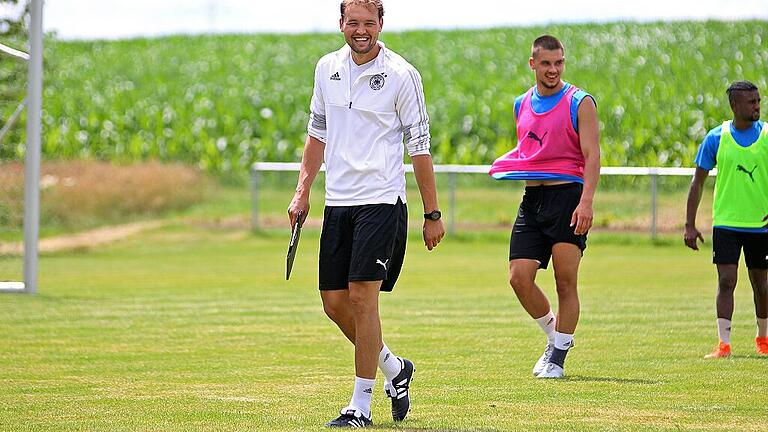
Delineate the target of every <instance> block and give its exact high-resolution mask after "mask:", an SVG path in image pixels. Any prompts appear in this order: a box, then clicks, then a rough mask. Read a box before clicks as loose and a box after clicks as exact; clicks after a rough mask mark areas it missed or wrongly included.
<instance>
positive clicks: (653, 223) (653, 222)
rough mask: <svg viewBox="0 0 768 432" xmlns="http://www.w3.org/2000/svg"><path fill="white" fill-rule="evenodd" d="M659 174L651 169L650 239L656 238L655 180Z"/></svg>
mask: <svg viewBox="0 0 768 432" xmlns="http://www.w3.org/2000/svg"><path fill="white" fill-rule="evenodd" d="M658 177H659V175H658V174H657V173H656V172H654V171H651V239H652V240H656V192H657V187H656V186H657V185H656V181H657V179H658Z"/></svg>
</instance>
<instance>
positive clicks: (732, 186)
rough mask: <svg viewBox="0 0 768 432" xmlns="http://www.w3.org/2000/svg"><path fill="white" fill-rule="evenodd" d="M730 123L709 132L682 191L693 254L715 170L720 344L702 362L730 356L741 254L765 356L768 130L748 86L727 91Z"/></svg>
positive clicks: (714, 238) (687, 239) (715, 260)
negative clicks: (706, 184) (707, 183)
mask: <svg viewBox="0 0 768 432" xmlns="http://www.w3.org/2000/svg"><path fill="white" fill-rule="evenodd" d="M727 93H728V99H729V101H730V104H731V110H732V111H733V120H731V121H726V122H724V123H723V124H722V125H720V126H718V127H716V128H714V129H712V130H711V131H709V133H708V134H707V136H706V137H705V138H704V141H703V142H702V143H701V146H700V147H699V152H698V154H697V156H696V173H695V174H694V177H693V181H692V182H691V188H690V190H689V191H688V207H687V214H686V222H685V245H686V246H688V247H689V248H691V249H693V250H698V249H699V247H698V245H697V242H696V240H697V239H699V240H701V241H702V242H703V241H704V237H703V236H702V235H701V232H699V230H698V229H696V211H697V209H698V207H699V203H700V202H701V192H702V188H703V185H704V181H705V180H706V178H707V175H708V174H709V170H711V169H712V168H714V167H715V165H717V178H716V180H715V201H714V205H713V223H712V225H713V229H712V249H713V252H712V262H713V263H714V264H715V265H717V275H718V290H717V329H718V336H719V337H720V342H719V343H718V345H717V347H716V348H715V350H714V351H712V352H711V353H709V354H707V355H706V356H704V357H705V358H710V359H711V358H724V357H729V356H730V355H731V318H732V316H733V291H734V290H735V289H736V279H737V275H738V264H739V256H740V255H741V250H742V249H743V250H744V261H745V263H746V265H747V269H748V271H749V280H750V282H751V283H752V290H753V292H754V301H755V314H756V315H757V337H756V338H755V344H756V348H757V353H758V354H760V355H768V226H767V225H766V221H768V128H766V127H765V123H764V122H762V121H760V92H759V91H758V89H757V87H756V86H755V85H754V84H752V83H751V82H749V81H736V82H734V83H733V84H731V86H730V87H728V90H727Z"/></svg>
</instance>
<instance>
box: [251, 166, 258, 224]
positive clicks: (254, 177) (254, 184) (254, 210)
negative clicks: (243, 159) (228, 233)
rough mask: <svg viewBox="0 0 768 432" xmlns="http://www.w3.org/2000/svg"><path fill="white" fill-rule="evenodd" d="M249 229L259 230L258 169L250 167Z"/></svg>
mask: <svg viewBox="0 0 768 432" xmlns="http://www.w3.org/2000/svg"><path fill="white" fill-rule="evenodd" d="M251 229H252V230H253V231H258V230H259V167H258V164H254V165H253V166H252V167H251Z"/></svg>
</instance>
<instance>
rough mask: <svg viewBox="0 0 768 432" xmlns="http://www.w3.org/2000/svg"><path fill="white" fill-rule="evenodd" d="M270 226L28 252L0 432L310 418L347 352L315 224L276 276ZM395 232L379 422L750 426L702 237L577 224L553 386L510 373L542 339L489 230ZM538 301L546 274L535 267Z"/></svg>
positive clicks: (438, 427)
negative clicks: (401, 244) (27, 292)
mask: <svg viewBox="0 0 768 432" xmlns="http://www.w3.org/2000/svg"><path fill="white" fill-rule="evenodd" d="M286 236H287V231H286V230H270V231H266V232H262V233H259V234H251V233H248V232H247V231H244V230H240V229H212V228H204V227H200V226H195V225H183V224H179V225H176V226H170V227H166V228H163V229H159V230H155V231H151V232H146V233H144V234H142V235H140V236H139V237H135V238H132V239H129V240H126V241H123V242H120V243H117V244H114V245H112V246H110V247H108V248H105V249H102V250H98V251H92V252H85V253H70V254H55V255H46V256H43V257H42V258H41V261H40V269H41V275H40V289H39V294H38V295H35V296H24V295H1V296H0V365H1V366H0V389H1V391H0V430H3V431H58V430H67V431H73V430H82V431H91V430H111V431H117V430H170V431H175V430H178V431H189V430H216V431H243V430H270V431H295V430H320V429H321V428H320V427H319V426H320V425H322V423H323V422H325V421H327V420H328V419H330V418H331V417H333V416H334V415H335V413H336V412H337V410H338V409H339V408H340V407H341V406H343V405H344V404H345V403H346V402H347V401H348V398H349V395H350V394H351V388H352V376H353V368H352V358H353V351H352V347H351V345H349V344H348V343H347V342H346V341H345V339H343V337H342V335H341V333H340V332H339V331H338V330H337V329H336V328H335V327H334V325H333V324H332V323H331V322H330V321H329V320H328V319H327V318H326V317H325V316H324V314H323V312H322V308H321V306H320V302H319V296H318V294H317V291H316V288H315V286H316V279H317V277H316V257H317V243H318V232H317V231H316V230H313V229H308V230H307V231H306V233H305V234H304V236H303V239H302V245H301V250H300V251H299V256H298V257H297V262H296V267H295V270H294V276H293V279H292V280H291V281H290V282H285V281H284V280H283V275H284V257H285V246H286V241H287V239H286ZM418 240H419V239H418V238H417V235H415V233H412V235H411V242H410V244H409V253H408V254H409V255H408V259H407V260H406V265H405V268H404V273H403V275H402V278H401V280H400V282H399V283H398V287H397V288H396V292H395V293H394V294H392V295H383V296H382V300H381V312H382V321H383V326H384V330H385V335H386V341H387V343H388V345H389V346H390V347H392V348H393V349H394V350H395V352H396V353H398V354H400V355H405V356H407V357H409V358H411V359H413V360H414V361H415V362H416V365H417V368H418V372H417V375H416V380H415V382H414V384H413V386H412V392H413V393H412V394H413V399H414V404H415V405H414V409H413V412H412V414H411V416H410V417H409V418H408V419H407V420H406V421H405V422H404V423H402V424H398V425H395V424H394V423H393V422H392V421H391V419H388V400H387V399H386V398H385V397H384V395H383V392H382V391H381V390H380V389H379V388H378V387H380V386H381V377H379V381H378V382H377V390H376V392H375V394H374V407H373V409H374V422H375V423H376V424H377V425H378V427H379V428H381V429H388V428H393V429H395V430H420V431H463V430H477V431H502V430H547V431H549V430H594V431H603V430H716V429H732V430H753V431H758V430H764V426H765V424H766V420H768V414H766V410H765V407H766V404H767V403H768V396H767V395H766V393H765V381H764V379H763V378H764V374H765V370H766V366H768V358H759V357H757V356H756V355H755V354H754V343H753V337H754V324H753V322H754V315H753V308H752V306H751V293H750V289H749V288H748V285H747V284H746V283H745V281H746V277H745V275H742V279H741V281H740V286H739V288H738V289H737V306H736V314H735V316H734V345H733V346H734V354H735V355H734V356H733V358H732V359H730V360H726V361H704V360H703V359H702V355H703V354H704V353H705V352H707V351H708V350H709V349H710V348H711V347H712V346H713V345H714V343H715V342H716V331H715V323H714V321H715V316H714V291H715V289H714V281H715V275H714V268H713V266H712V265H711V264H709V253H708V251H707V249H705V250H703V251H701V252H699V253H693V252H690V251H687V250H685V249H684V248H683V246H682V245H681V244H679V243H681V242H674V244H673V245H670V246H651V245H650V244H649V243H648V242H647V241H646V240H644V239H643V238H641V237H632V238H629V239H628V238H623V239H622V241H617V239H616V238H615V237H614V236H613V235H609V234H595V235H593V237H592V238H591V240H590V245H589V248H588V249H587V255H586V258H585V261H584V264H583V267H582V272H581V277H580V281H581V299H582V305H583V314H582V320H581V323H580V326H579V330H578V332H577V338H576V347H575V348H574V350H573V351H572V353H571V355H570V356H569V363H568V368H567V373H568V379H566V380H563V381H556V382H553V381H547V382H542V381H538V380H535V379H533V378H532V377H531V376H530V369H531V367H532V365H533V363H534V362H535V360H536V358H537V356H538V354H539V350H540V349H541V348H543V337H542V335H541V334H540V330H539V329H538V327H537V326H536V324H535V323H534V322H533V321H532V320H530V319H529V318H527V317H526V316H525V314H524V312H523V310H522V309H521V307H520V306H519V305H518V304H517V301H516V300H515V299H514V297H513V294H512V293H511V290H510V289H509V288H508V285H507V282H506V276H505V273H506V270H505V269H506V253H507V239H506V235H504V234H499V233H485V234H474V235H464V236H460V237H454V238H446V239H445V241H444V243H443V244H441V245H440V247H439V248H438V249H437V250H435V251H433V252H431V253H428V252H426V251H425V250H424V249H423V247H421V245H420V244H419V241H418ZM539 280H540V282H541V285H542V286H543V287H544V288H545V289H546V290H547V292H548V293H550V294H551V293H553V283H552V276H551V273H550V272H545V273H543V274H541V275H540V276H539Z"/></svg>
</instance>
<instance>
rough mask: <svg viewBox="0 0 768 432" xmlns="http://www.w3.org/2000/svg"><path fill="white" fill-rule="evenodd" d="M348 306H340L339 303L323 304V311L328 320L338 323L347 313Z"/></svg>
mask: <svg viewBox="0 0 768 432" xmlns="http://www.w3.org/2000/svg"><path fill="white" fill-rule="evenodd" d="M346 308H347V305H346V304H344V305H342V304H340V303H338V302H323V310H324V311H325V314H326V315H328V318H330V319H331V320H333V321H334V322H336V321H338V320H339V319H340V318H341V317H342V316H343V315H344V314H345V313H346V312H347V311H346Z"/></svg>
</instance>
